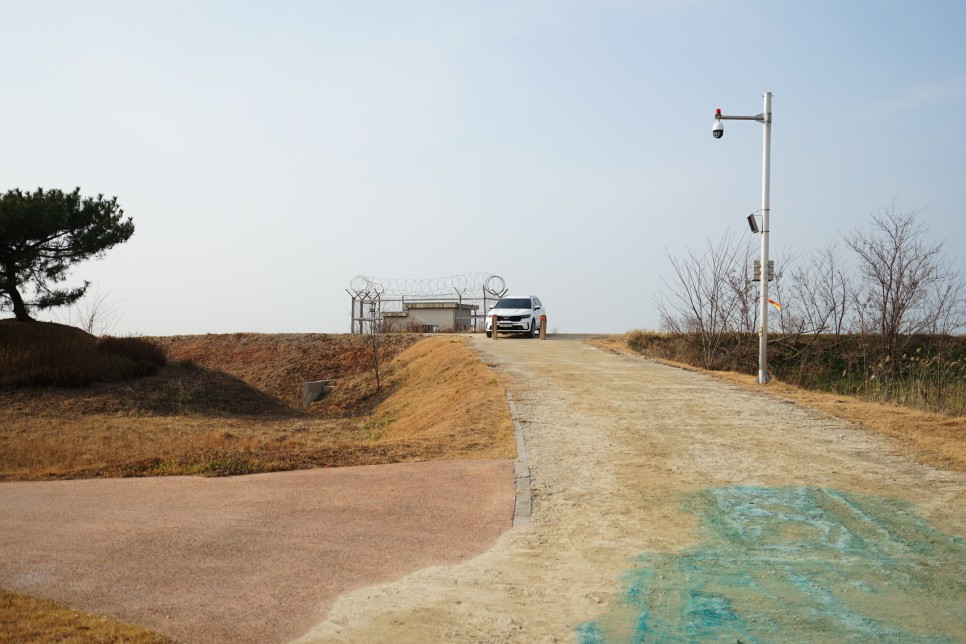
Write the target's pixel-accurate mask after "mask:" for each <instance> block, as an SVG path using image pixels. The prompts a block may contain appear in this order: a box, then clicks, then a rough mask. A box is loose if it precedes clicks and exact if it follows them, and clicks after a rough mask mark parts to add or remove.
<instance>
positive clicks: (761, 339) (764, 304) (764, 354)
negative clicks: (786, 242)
mask: <svg viewBox="0 0 966 644" xmlns="http://www.w3.org/2000/svg"><path fill="white" fill-rule="evenodd" d="M764 96H765V111H764V112H762V113H761V114H758V115H756V116H726V115H724V114H722V113H721V110H720V109H719V110H717V111H715V115H714V126H713V127H712V128H711V133H712V134H713V135H714V138H716V139H720V138H721V137H722V136H723V135H724V126H723V125H722V124H721V121H758V122H759V123H762V124H764V126H765V130H764V141H763V143H762V153H761V157H762V158H761V302H760V303H759V306H760V311H761V314H760V317H761V327H760V329H759V331H758V384H761V385H763V384H765V383H767V382H768V273H769V271H768V233H769V231H770V227H769V215H770V209H769V201H770V194H769V193H770V190H771V92H765V95H764Z"/></svg>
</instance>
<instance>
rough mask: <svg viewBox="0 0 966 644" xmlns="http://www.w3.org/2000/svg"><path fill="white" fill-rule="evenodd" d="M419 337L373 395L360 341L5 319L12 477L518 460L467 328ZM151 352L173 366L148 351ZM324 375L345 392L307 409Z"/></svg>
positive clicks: (8, 473)
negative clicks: (147, 331) (160, 334)
mask: <svg viewBox="0 0 966 644" xmlns="http://www.w3.org/2000/svg"><path fill="white" fill-rule="evenodd" d="M30 336H35V337H34V339H33V340H31V339H30ZM418 340H419V337H418V336H410V335H396V336H391V335H389V336H385V343H384V348H385V351H386V354H385V358H384V361H385V364H384V367H383V368H384V371H385V372H386V376H385V378H384V382H385V383H388V384H385V385H384V386H383V388H382V390H381V391H379V392H376V389H375V384H374V380H373V377H372V374H371V370H370V369H368V368H367V366H366V365H367V364H368V363H367V349H366V347H365V346H364V345H363V343H362V340H361V338H359V337H358V336H341V335H311V334H305V335H294V334H293V335H258V334H233V335H220V336H219V335H209V336H181V337H169V338H156V339H153V340H152V339H144V338H140V339H130V338H129V339H124V342H122V343H121V344H124V343H125V342H126V343H127V344H128V345H130V346H128V347H125V348H124V349H123V351H122V352H120V353H119V352H118V351H117V350H113V349H114V345H116V344H118V341H116V340H111V341H105V340H98V339H96V338H93V337H92V336H89V335H87V334H85V333H83V332H81V331H78V330H77V329H72V328H69V327H62V326H59V325H47V324H37V325H21V324H18V323H13V322H7V321H5V322H4V323H0V373H3V374H7V375H6V376H5V380H4V381H0V387H2V388H0V480H7V481H11V480H41V479H62V478H84V477H104V476H108V477H116V476H154V475H170V474H203V475H232V474H248V473H255V472H268V471H278V470H288V469H300V468H311V467H331V466H346V465H360V464H376V463H392V462H400V461H418V460H427V459H448V458H512V457H513V441H512V434H511V426H510V420H509V415H508V413H507V411H506V403H505V399H504V398H503V396H504V393H503V388H502V386H501V385H500V384H499V382H498V381H497V379H496V377H495V376H494V375H493V374H492V373H491V372H489V370H487V369H486V368H485V367H484V365H483V364H482V363H481V362H480V361H479V359H478V358H477V357H476V355H475V354H474V353H473V352H472V351H471V350H470V349H469V348H468V347H466V346H465V345H464V344H463V341H462V340H461V339H459V338H453V337H451V336H450V337H436V338H429V339H425V340H421V341H418ZM132 347H133V348H132ZM109 349H110V350H109ZM125 352H126V354H130V355H121V353H125ZM152 352H153V353H154V354H158V353H160V355H162V356H164V355H166V356H167V358H168V360H167V362H165V363H164V366H159V365H158V364H156V362H157V360H155V361H154V362H150V361H148V360H146V359H143V358H142V357H141V356H142V355H143V354H152ZM162 361H163V360H162ZM105 363H107V366H105ZM122 372H123V373H137V374H141V377H138V378H135V379H128V380H119V379H117V380H115V378H114V374H118V373H122ZM152 372H153V373H152ZM10 374H16V375H14V376H11V375H10ZM92 374H96V377H94V376H93V375H92ZM319 379H333V380H335V381H336V386H335V390H334V392H333V393H332V394H331V395H329V396H328V397H326V398H324V399H323V400H322V401H319V402H317V403H313V404H312V405H310V406H309V408H308V409H306V410H303V409H302V406H301V396H302V383H303V382H305V381H308V380H319ZM105 380H106V381H108V382H105ZM112 380H115V381H113V382H111V381H112ZM52 382H57V383H61V382H62V383H66V384H84V385H87V386H84V387H65V386H50V383H52ZM41 384H43V385H47V386H39V385H41ZM25 385H31V386H25Z"/></svg>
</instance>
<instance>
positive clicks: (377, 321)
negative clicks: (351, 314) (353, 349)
mask: <svg viewBox="0 0 966 644" xmlns="http://www.w3.org/2000/svg"><path fill="white" fill-rule="evenodd" d="M378 310H379V305H378V297H377V299H375V300H372V301H371V302H370V306H369V319H368V320H366V322H367V324H366V326H367V327H368V328H367V329H365V331H364V332H363V335H362V338H363V343H364V344H365V347H366V350H367V351H368V353H369V360H370V363H369V364H370V366H371V368H372V374H373V376H375V379H376V391H377V392H378V391H380V390H381V389H382V378H381V368H382V363H383V360H384V357H385V356H384V353H385V350H384V347H383V344H384V343H383V338H382V335H383V322H382V319H381V318H380V317H379V316H378V315H377V311H378Z"/></svg>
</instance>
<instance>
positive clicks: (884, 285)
mask: <svg viewBox="0 0 966 644" xmlns="http://www.w3.org/2000/svg"><path fill="white" fill-rule="evenodd" d="M920 213H921V211H920V210H914V211H912V212H908V213H906V212H902V211H900V210H897V209H896V208H895V207H893V208H887V209H885V210H884V211H883V212H882V213H881V214H878V215H873V217H872V225H871V226H870V227H869V229H867V230H858V231H855V232H854V233H852V234H851V235H849V236H848V237H847V238H846V243H847V244H848V246H849V248H851V249H852V250H853V251H854V252H855V254H856V257H857V264H858V274H859V277H860V281H859V283H858V284H857V285H856V289H855V296H854V299H855V303H856V305H857V310H856V313H857V315H858V321H859V325H860V330H861V331H863V332H865V333H878V334H880V335H881V336H882V338H883V340H884V341H885V343H886V347H887V350H888V352H889V353H888V355H889V356H890V357H891V358H892V359H893V360H894V359H895V358H896V357H897V356H898V354H899V353H901V351H902V349H903V346H904V345H903V339H904V338H906V337H908V336H909V335H912V334H915V333H949V332H950V331H952V330H954V329H956V328H959V327H961V326H962V324H963V321H964V310H966V306H964V299H963V296H964V287H963V278H962V275H961V274H960V273H959V271H957V270H954V269H953V268H952V266H951V264H950V262H949V261H948V260H947V258H946V257H945V255H944V253H943V244H942V243H933V242H930V241H928V240H927V238H926V233H927V230H926V226H925V224H923V223H922V222H921V221H919V220H918V216H919V214H920Z"/></svg>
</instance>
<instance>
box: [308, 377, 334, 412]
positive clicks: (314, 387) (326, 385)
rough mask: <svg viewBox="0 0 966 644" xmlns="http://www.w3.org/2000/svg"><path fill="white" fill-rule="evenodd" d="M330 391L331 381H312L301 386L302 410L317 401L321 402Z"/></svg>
mask: <svg viewBox="0 0 966 644" xmlns="http://www.w3.org/2000/svg"><path fill="white" fill-rule="evenodd" d="M330 391H332V381H331V380H314V381H312V382H307V383H305V384H304V385H302V409H305V408H306V407H308V406H309V405H311V404H312V403H314V402H315V401H317V400H321V399H322V398H324V397H325V395H326V394H327V393H329V392H330Z"/></svg>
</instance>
